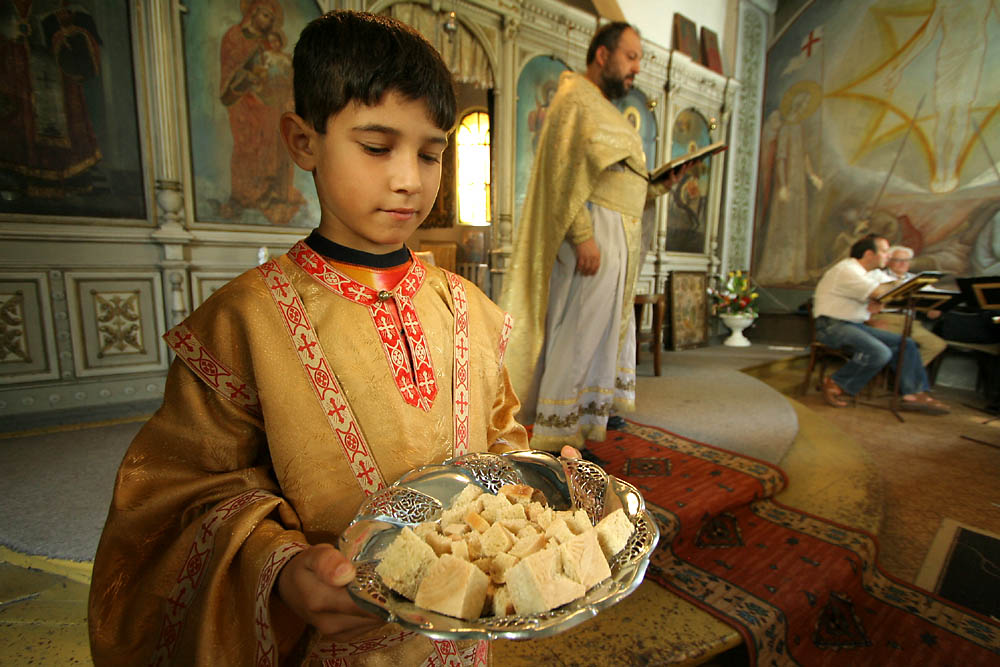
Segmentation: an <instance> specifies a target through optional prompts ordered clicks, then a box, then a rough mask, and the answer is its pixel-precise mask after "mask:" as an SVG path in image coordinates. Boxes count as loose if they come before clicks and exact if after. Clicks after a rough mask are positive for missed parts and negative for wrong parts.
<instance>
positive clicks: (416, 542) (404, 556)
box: [375, 527, 437, 600]
mask: <svg viewBox="0 0 1000 667" xmlns="http://www.w3.org/2000/svg"><path fill="white" fill-rule="evenodd" d="M380 558H381V560H380V561H379V564H378V565H376V566H375V572H377V573H378V576H380V577H382V581H383V582H384V583H385V585H386V586H388V587H389V588H391V589H392V590H394V591H396V592H397V593H400V594H401V595H404V596H405V597H407V598H409V599H410V600H412V599H414V598H415V597H416V596H417V588H418V587H419V586H420V580H421V579H423V578H424V573H425V572H426V571H427V569H428V568H429V567H430V566H431V565H433V564H434V563H435V562H437V555H436V554H435V553H434V549H432V548H431V546H430V545H429V544H427V543H426V542H424V541H423V540H422V539H420V537H419V536H418V535H417V534H416V533H414V532H413V531H412V530H410V528H408V527H406V528H403V529H402V530H401V531H399V534H398V535H396V537H395V538H394V539H393V540H392V542H391V543H390V544H389V546H388V547H386V549H385V551H383V552H382V555H381V557H380Z"/></svg>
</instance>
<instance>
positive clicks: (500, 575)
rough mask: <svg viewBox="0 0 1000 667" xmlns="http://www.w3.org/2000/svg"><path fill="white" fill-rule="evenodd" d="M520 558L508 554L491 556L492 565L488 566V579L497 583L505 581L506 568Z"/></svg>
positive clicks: (515, 563) (513, 564)
mask: <svg viewBox="0 0 1000 667" xmlns="http://www.w3.org/2000/svg"><path fill="white" fill-rule="evenodd" d="M518 560H520V559H519V558H518V557H517V556H512V555H510V554H497V555H496V556H494V557H493V567H491V568H490V571H489V575H490V580H492V581H493V582H495V583H497V584H503V583H506V582H507V570H509V569H510V568H512V567H514V566H515V565H517V561H518Z"/></svg>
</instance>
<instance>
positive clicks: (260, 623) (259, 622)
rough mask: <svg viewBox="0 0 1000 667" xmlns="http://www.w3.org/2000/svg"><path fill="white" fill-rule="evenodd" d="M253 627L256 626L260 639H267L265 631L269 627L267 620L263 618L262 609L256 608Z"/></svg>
mask: <svg viewBox="0 0 1000 667" xmlns="http://www.w3.org/2000/svg"><path fill="white" fill-rule="evenodd" d="M254 625H256V626H257V631H258V632H260V636H261V637H262V638H266V637H267V631H268V629H269V628H270V627H271V626H270V625H268V623H267V619H266V618H265V617H264V607H263V606H259V607H257V618H256V619H255V620H254Z"/></svg>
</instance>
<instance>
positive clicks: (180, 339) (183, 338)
mask: <svg viewBox="0 0 1000 667" xmlns="http://www.w3.org/2000/svg"><path fill="white" fill-rule="evenodd" d="M176 335H177V342H176V343H175V345H183V346H184V349H186V350H187V351H188V352H194V347H193V346H192V345H191V344H190V343H188V341H189V340H191V338H193V337H194V334H192V333H186V334H181V333H180V332H179V331H178V332H177V334H176Z"/></svg>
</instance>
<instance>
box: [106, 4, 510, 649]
mask: <svg viewBox="0 0 1000 667" xmlns="http://www.w3.org/2000/svg"><path fill="white" fill-rule="evenodd" d="M294 72H295V74H294V86H295V109H296V112H295V113H290V112H289V113H286V114H285V115H284V116H283V117H282V119H281V128H280V129H281V134H282V137H283V138H284V141H285V144H286V146H287V147H288V150H289V152H290V153H291V155H292V158H293V159H294V160H295V162H296V163H297V164H298V165H299V167H301V168H302V169H305V170H307V171H310V172H312V174H313V179H314V182H315V184H316V189H317V193H318V196H319V200H320V208H321V212H322V213H321V219H320V223H319V227H318V229H317V230H316V231H314V232H313V234H312V235H311V236H310V237H309V238H308V239H306V240H305V241H304V242H300V243H298V244H296V245H295V246H294V247H293V248H292V249H291V250H290V251H289V253H288V254H286V255H284V256H282V257H281V258H279V259H277V260H276V261H271V262H267V263H265V264H263V265H261V266H260V267H257V268H256V269H253V270H251V271H248V272H247V273H245V274H243V275H242V276H240V277H238V278H236V279H235V280H233V281H232V282H230V283H229V284H228V285H226V286H225V287H223V288H222V289H220V290H219V291H218V292H216V293H215V294H214V295H213V296H212V297H211V298H210V299H209V300H207V301H206V302H205V303H204V304H203V305H202V306H201V307H199V308H198V309H197V310H196V311H195V312H194V313H193V314H192V315H191V316H190V317H189V318H188V319H187V320H185V322H183V323H182V324H180V325H178V326H177V327H175V328H174V329H173V330H171V331H169V332H168V333H167V335H166V340H167V341H168V343H169V344H170V346H171V348H172V349H173V350H174V351H175V352H176V354H177V357H178V358H177V359H176V360H175V361H174V364H173V366H172V367H171V370H170V376H169V379H168V382H167V389H166V392H165V397H164V404H163V407H161V408H160V410H159V411H158V412H157V413H156V415H154V416H153V417H152V419H151V420H150V421H149V422H148V423H147V424H146V425H145V426H144V428H143V429H142V431H141V432H140V433H139V434H138V435H137V436H136V439H135V441H134V442H133V444H132V446H131V448H130V450H129V452H128V454H126V456H125V459H124V461H123V463H122V466H121V469H120V470H119V474H118V479H117V483H116V488H115V496H114V500H113V501H112V506H111V510H110V512H109V515H108V521H107V524H106V526H105V529H104V534H103V536H102V538H101V544H100V547H99V548H98V553H97V558H96V560H95V564H94V576H93V585H92V588H91V591H92V593H91V600H90V625H91V646H92V651H93V655H94V659H95V663H96V664H97V665H105V664H122V665H140V664H151V663H155V664H163V663H172V664H182V665H193V664H204V665H250V664H256V665H264V664H268V665H272V664H278V663H279V662H280V663H281V664H302V663H309V662H317V663H318V662H322V661H329V662H328V663H324V664H337V665H341V664H375V663H377V664H390V663H392V664H397V665H415V664H422V663H424V662H425V661H427V660H428V659H432V661H433V662H435V664H469V665H472V664H476V665H478V664H486V662H487V660H488V645H487V644H486V642H451V641H432V640H430V639H429V638H427V637H424V636H423V635H419V634H416V633H412V632H406V631H403V630H402V629H401V628H400V627H399V626H396V625H391V624H384V623H382V622H381V621H380V620H379V619H375V618H374V617H372V616H370V615H369V614H366V613H364V612H362V611H361V610H360V609H358V608H357V607H356V606H355V605H354V604H353V603H352V602H351V599H350V597H349V596H348V594H347V592H346V590H345V589H344V586H345V585H346V584H347V583H348V582H349V581H351V579H352V578H353V576H354V569H353V567H352V566H351V564H350V563H349V562H348V561H347V560H346V558H345V557H344V556H343V555H342V554H341V553H340V552H339V551H338V550H337V549H336V548H334V546H332V545H335V544H336V536H337V535H338V534H339V533H340V532H341V531H342V530H343V529H344V528H345V527H346V526H347V525H348V523H349V522H350V520H351V519H352V518H353V517H354V515H355V514H356V512H357V510H358V508H359V507H360V505H361V504H362V502H364V500H365V498H366V497H368V496H369V495H370V494H372V493H374V492H376V491H377V490H378V489H380V488H383V487H385V486H387V485H389V484H391V483H392V482H393V481H394V480H396V479H397V478H398V477H399V476H400V475H402V474H403V473H405V472H407V471H408V470H410V469H412V468H414V467H417V466H420V465H424V464H429V463H435V462H440V461H443V460H445V459H447V458H450V457H452V456H457V455H461V454H463V453H466V452H469V451H486V450H489V451H494V452H500V451H506V450H507V449H523V448H525V447H526V446H527V438H526V434H525V431H524V429H523V428H522V427H521V426H520V425H519V424H518V423H517V422H515V421H514V417H513V415H514V414H515V413H516V412H517V409H518V402H517V399H516V398H515V396H514V394H513V392H512V391H511V388H510V384H509V382H508V379H507V372H506V370H505V368H504V366H503V353H504V348H505V346H506V336H507V333H508V332H509V330H510V325H511V322H510V320H509V318H507V317H506V316H505V314H504V313H503V312H502V311H500V310H499V309H498V308H497V307H496V306H495V305H494V304H493V303H491V302H490V301H489V300H488V299H487V298H486V296H485V295H483V294H482V293H481V292H479V291H478V290H476V289H475V288H474V287H473V286H471V284H469V283H467V282H466V281H464V280H463V279H461V278H459V277H458V276H455V275H453V274H449V273H447V272H445V271H442V270H440V269H436V268H433V267H426V266H424V265H422V264H420V263H419V262H416V261H414V260H413V259H412V256H411V255H410V253H409V251H408V250H407V249H406V246H405V245H404V242H405V241H406V239H407V238H408V237H409V236H410V234H411V233H412V232H413V231H414V230H415V229H416V228H417V226H418V225H419V224H420V223H421V221H422V220H423V219H424V217H425V216H426V215H427V213H428V211H429V210H430V207H431V206H432V204H433V203H434V199H435V196H436V194H437V189H438V185H439V181H440V175H441V164H440V159H441V153H442V152H443V150H444V148H445V145H446V143H447V132H448V131H450V129H451V127H452V125H453V123H454V119H455V97H454V92H453V89H452V84H451V76H450V74H449V72H448V70H447V68H446V67H445V65H444V63H443V62H442V61H441V59H440V57H439V56H438V54H437V53H436V52H435V51H434V50H433V48H432V47H431V46H430V45H429V44H428V43H427V42H426V41H425V40H424V39H423V38H422V37H420V36H419V35H418V34H417V33H416V32H414V31H413V30H411V29H410V28H408V27H406V26H405V25H403V24H401V23H398V22H396V21H394V20H391V19H387V18H383V17H376V16H372V15H368V14H360V13H353V12H332V13H330V14H327V15H325V16H323V17H321V18H319V19H317V20H316V21H314V22H312V23H311V24H310V25H309V26H307V27H306V29H305V30H304V31H303V33H302V35H301V37H300V39H299V42H298V44H297V46H296V47H295V52H294Z"/></svg>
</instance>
